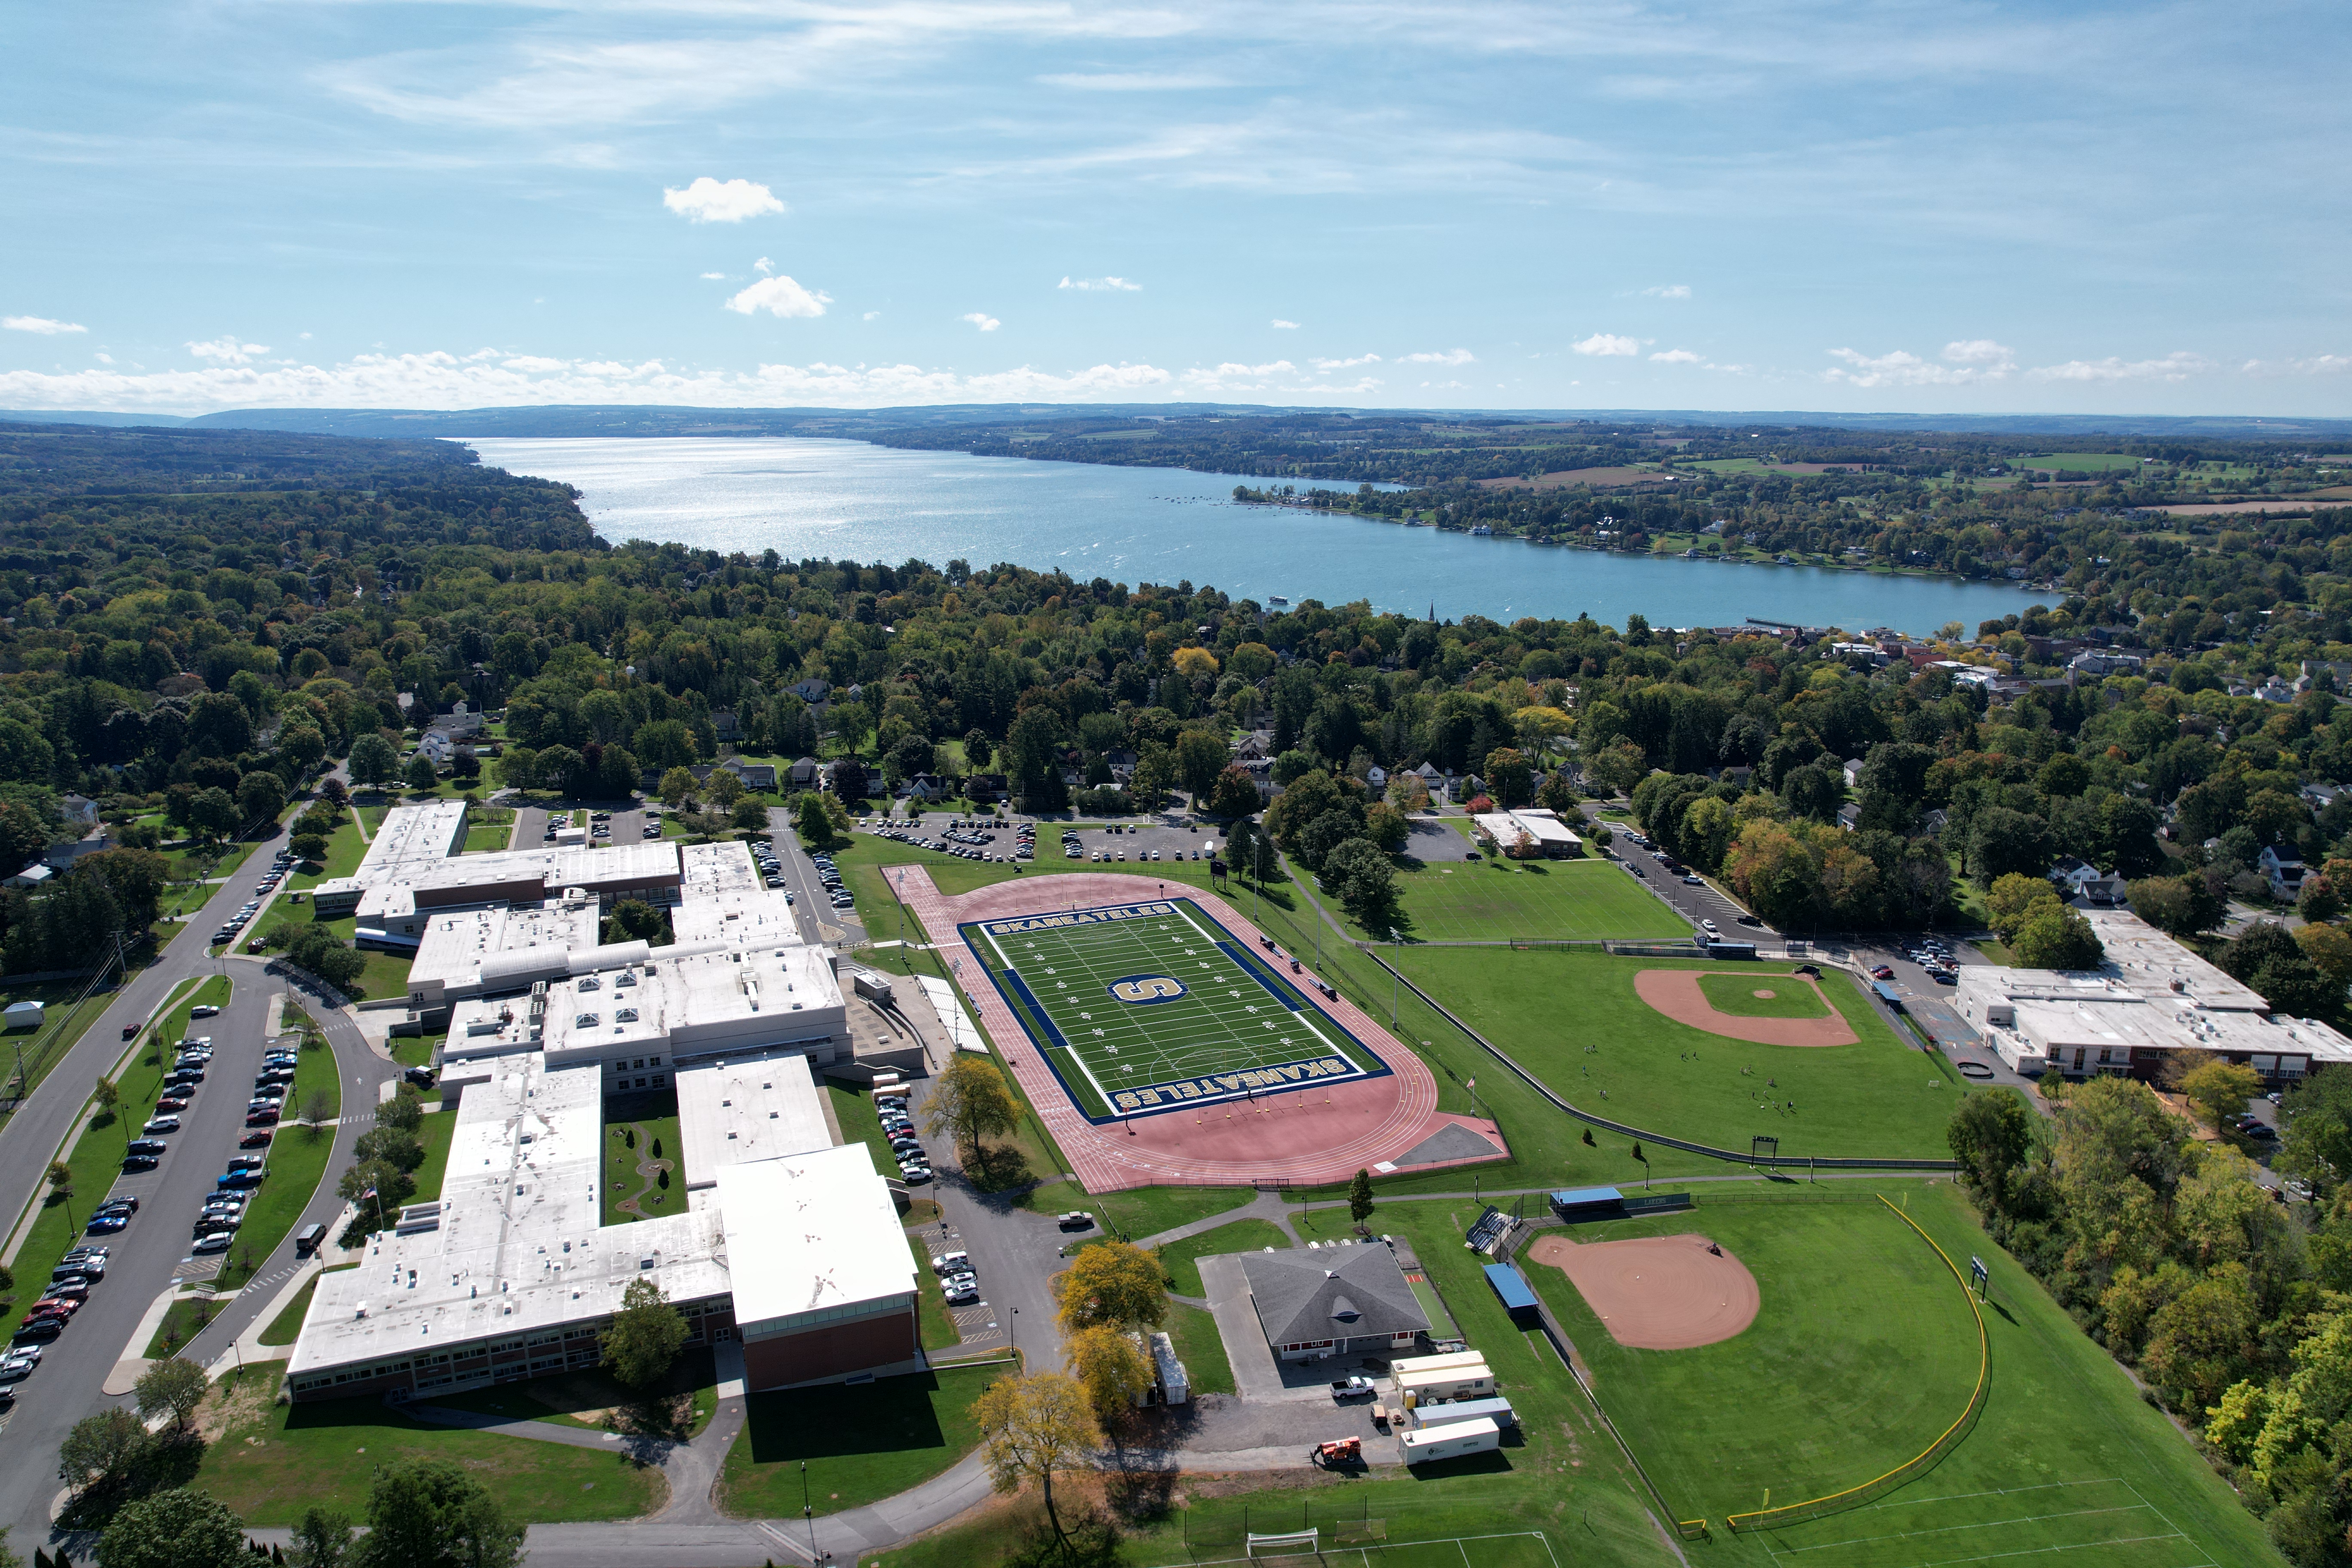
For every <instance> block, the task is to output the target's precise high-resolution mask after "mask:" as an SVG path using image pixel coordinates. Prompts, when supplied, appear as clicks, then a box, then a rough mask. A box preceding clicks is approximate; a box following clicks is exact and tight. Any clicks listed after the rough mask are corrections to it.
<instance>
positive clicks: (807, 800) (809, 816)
mask: <svg viewBox="0 0 2352 1568" xmlns="http://www.w3.org/2000/svg"><path fill="white" fill-rule="evenodd" d="M793 827H794V828H795V829H796V830H798V832H799V833H800V836H801V839H802V841H803V843H805V844H807V845H808V847H810V848H812V849H823V848H824V847H827V846H828V845H830V844H831V843H832V842H833V817H832V816H831V815H830V814H828V813H827V812H826V810H825V808H824V796H823V795H819V794H818V793H817V792H816V791H814V790H813V789H812V790H803V791H802V792H801V796H800V798H799V799H798V800H796V801H794V802H793Z"/></svg>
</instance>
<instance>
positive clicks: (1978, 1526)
mask: <svg viewBox="0 0 2352 1568" xmlns="http://www.w3.org/2000/svg"><path fill="white" fill-rule="evenodd" d="M2144 1508H2147V1504H2146V1503H2145V1502H2141V1503H2133V1504H2126V1505H2124V1506H2122V1507H2119V1508H2077V1509H2068V1510H2066V1511H2064V1512H2063V1513H2034V1514H2026V1515H2023V1516H2022V1517H2020V1518H2017V1519H1979V1520H1971V1521H1969V1522H1968V1523H1965V1524H1942V1525H1937V1527H1936V1528H1935V1529H1933V1530H1897V1531H1892V1532H1890V1533H1888V1534H1885V1535H1857V1536H1852V1537H1849V1538H1848V1539H1846V1540H1844V1541H1822V1542H1815V1543H1814V1544H1813V1545H1811V1546H1791V1547H1790V1548H1789V1555H1790V1556H1791V1557H1794V1556H1797V1555H1799V1554H1801V1553H1802V1552H1826V1551H1829V1550H1831V1549H1832V1548H1834V1547H1839V1546H1868V1545H1871V1544H1873V1543H1874V1542H1881V1541H1908V1540H1911V1539H1912V1538H1913V1537H1914V1536H1919V1537H1925V1536H1929V1535H1956V1534H1958V1532H1960V1531H1964V1530H1997V1529H1999V1528H2000V1527H2002V1526H2004V1525H2011V1524H2043V1523H2047V1522H2048V1521H2051V1520H2053V1519H2093V1518H2095V1517H2097V1516H2098V1515H2100V1514H2103V1513H2137V1512H2138V1511H2139V1510H2141V1509H2144ZM2147 1511H2148V1512H2150V1513H2156V1510H2154V1509H2147ZM2157 1517H2158V1519H2164V1516H2163V1515H2162V1514H2160V1513H2158V1514H2157ZM2165 1522H2166V1523H2167V1524H2170V1523H2171V1522H2172V1521H2170V1520H2168V1519H2167V1520H2165ZM2172 1533H2173V1534H2175V1535H2179V1534H2180V1532H2179V1531H2177V1530H2176V1531H2173V1532H2172ZM2150 1539H2156V1538H2154V1537H2151V1538H2150ZM2183 1539H2184V1540H2185V1539H2187V1538H2186V1537H2183ZM1966 1561H1969V1562H1973V1561H1975V1559H1973V1558H1970V1559H1966Z"/></svg>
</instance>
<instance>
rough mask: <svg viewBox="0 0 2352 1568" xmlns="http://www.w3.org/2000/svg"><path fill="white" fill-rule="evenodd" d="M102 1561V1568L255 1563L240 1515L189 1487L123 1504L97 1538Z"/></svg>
mask: <svg viewBox="0 0 2352 1568" xmlns="http://www.w3.org/2000/svg"><path fill="white" fill-rule="evenodd" d="M98 1560H99V1562H100V1564H101V1565H102V1568H238V1565H239V1564H241V1563H250V1562H251V1561H252V1559H251V1558H250V1557H249V1556H248V1555H247V1552H246V1549H245V1525H244V1524H243V1522H242V1521H239V1520H238V1519H237V1517H236V1514H234V1513H232V1512H230V1511H229V1509H228V1507H227V1505H226V1504H225V1503H223V1502H220V1501H219V1500H216V1499H214V1498H212V1497H210V1496H208V1495H206V1494H205V1493H204V1492H200V1491H192V1490H190V1489H187V1488H186V1487H173V1489H171V1490H169V1491H162V1492H157V1493H156V1494H155V1495H154V1496H152V1497H144V1498H141V1499H139V1500H136V1501H134V1502H127V1503H125V1504H123V1505H122V1507H121V1510H118V1511H117V1512H116V1514H115V1516H114V1518H113V1520H112V1521H110V1522H109V1523H108V1525H107V1527H106V1533H105V1534H104V1535H103V1536H101V1537H100V1539H99V1542H98Z"/></svg>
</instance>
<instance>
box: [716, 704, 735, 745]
mask: <svg viewBox="0 0 2352 1568" xmlns="http://www.w3.org/2000/svg"><path fill="white" fill-rule="evenodd" d="M710 729H711V732H712V733H713V734H715V735H717V736H718V737H719V744H720V745H722V746H738V745H740V744H742V742H743V721H742V720H741V719H740V717H738V716H737V714H736V712H735V710H733V709H732V708H720V709H718V710H714V711H713V712H712V713H711V715H710Z"/></svg>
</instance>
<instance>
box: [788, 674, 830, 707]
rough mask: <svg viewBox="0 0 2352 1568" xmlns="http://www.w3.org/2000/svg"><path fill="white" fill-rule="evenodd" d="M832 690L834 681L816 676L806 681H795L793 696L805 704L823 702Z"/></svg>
mask: <svg viewBox="0 0 2352 1568" xmlns="http://www.w3.org/2000/svg"><path fill="white" fill-rule="evenodd" d="M832 690H833V682H832V681H830V680H826V679H824V678H823V677H821V676H814V675H812V676H810V677H809V678H808V679H806V680H795V681H794V682H793V685H792V693H793V696H795V697H797V698H799V699H800V700H802V701H803V702H822V701H824V700H825V698H826V697H827V696H828V695H830V694H831V692H832Z"/></svg>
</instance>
